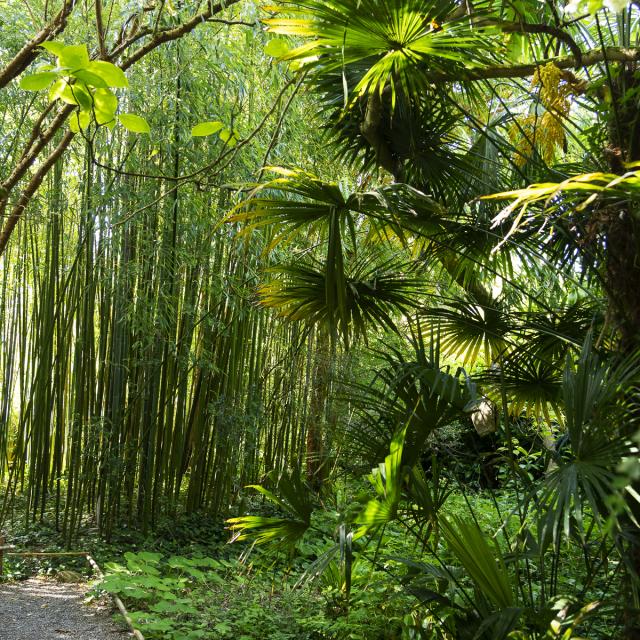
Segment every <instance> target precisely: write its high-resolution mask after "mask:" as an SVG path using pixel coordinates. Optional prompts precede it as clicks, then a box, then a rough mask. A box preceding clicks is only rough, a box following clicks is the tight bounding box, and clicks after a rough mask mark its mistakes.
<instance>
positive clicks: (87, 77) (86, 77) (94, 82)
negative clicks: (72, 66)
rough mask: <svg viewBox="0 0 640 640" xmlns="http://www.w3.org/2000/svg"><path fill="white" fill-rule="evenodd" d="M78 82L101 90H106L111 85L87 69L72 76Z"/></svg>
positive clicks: (75, 72)
mask: <svg viewBox="0 0 640 640" xmlns="http://www.w3.org/2000/svg"><path fill="white" fill-rule="evenodd" d="M72 75H73V76H74V77H75V78H78V80H82V82H84V83H85V84H86V85H89V86H90V87H96V88H99V89H106V88H107V87H108V86H109V85H108V84H107V83H106V82H105V81H104V80H103V79H102V78H101V77H100V76H99V75H98V74H96V73H93V72H92V71H87V70H86V69H80V71H74V72H73V74H72Z"/></svg>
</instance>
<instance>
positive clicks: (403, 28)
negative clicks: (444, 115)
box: [265, 0, 488, 101]
mask: <svg viewBox="0 0 640 640" xmlns="http://www.w3.org/2000/svg"><path fill="white" fill-rule="evenodd" d="M455 8H456V3H455V2H451V1H449V0H409V1H407V0H360V1H358V2H353V1H351V0H332V1H330V2H320V1H319V0H306V1H305V2H301V3H300V4H299V6H298V7H294V8H287V9H286V11H287V12H288V13H292V14H293V15H294V16H295V17H290V18H287V17H276V18H271V19H269V20H266V21H265V22H266V24H267V25H268V27H269V29H270V31H272V32H274V33H278V34H281V35H287V36H298V37H303V38H305V39H308V40H307V41H306V42H305V43H304V44H302V45H301V46H299V47H296V48H294V49H292V50H291V51H289V52H287V53H286V54H284V55H283V56H281V59H283V60H300V61H301V62H302V63H303V68H305V69H306V70H309V71H311V73H312V76H313V74H314V72H318V73H321V74H324V73H327V72H331V71H341V70H342V69H343V68H345V67H347V68H348V67H349V66H351V65H354V64H359V63H362V62H366V65H364V66H363V69H362V71H363V72H362V74H361V77H360V78H359V79H358V81H357V83H356V84H355V86H353V87H348V86H345V98H346V101H348V100H349V98H348V97H347V95H348V96H359V95H363V94H374V93H382V91H384V90H385V89H386V88H387V87H389V88H390V89H391V92H392V96H394V95H395V94H396V92H397V91H398V90H399V89H400V90H401V91H402V92H403V93H405V94H406V95H410V94H414V93H417V92H420V91H422V90H424V89H425V88H426V87H427V86H428V84H429V75H430V73H433V72H434V71H445V70H446V71H449V72H450V71H452V70H464V69H465V68H467V67H469V66H473V65H477V64H480V63H482V62H483V61H485V60H486V59H487V58H488V42H487V39H486V37H485V36H484V35H483V33H482V31H481V30H479V29H474V28H473V27H472V26H471V25H470V24H469V21H468V20H465V19H448V18H449V16H451V15H452V13H453V11H454V9H455Z"/></svg>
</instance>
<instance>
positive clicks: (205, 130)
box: [191, 120, 224, 138]
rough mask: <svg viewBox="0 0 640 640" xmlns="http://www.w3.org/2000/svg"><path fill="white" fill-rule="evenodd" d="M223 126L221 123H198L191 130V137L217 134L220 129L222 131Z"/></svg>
mask: <svg viewBox="0 0 640 640" xmlns="http://www.w3.org/2000/svg"><path fill="white" fill-rule="evenodd" d="M223 128H224V125H223V124H222V122H218V121H217V120H216V121H213V122H199V123H198V124H197V125H196V126H195V127H193V129H191V135H192V136H193V137H194V138H197V137H201V136H210V135H212V134H214V133H218V131H220V129H223Z"/></svg>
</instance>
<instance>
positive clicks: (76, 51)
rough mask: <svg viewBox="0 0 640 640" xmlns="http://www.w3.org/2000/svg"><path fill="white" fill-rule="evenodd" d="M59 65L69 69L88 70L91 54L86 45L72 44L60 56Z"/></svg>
mask: <svg viewBox="0 0 640 640" xmlns="http://www.w3.org/2000/svg"><path fill="white" fill-rule="evenodd" d="M58 64H59V65H60V66H61V67H66V68H68V69H73V70H74V71H75V70H77V69H86V68H87V67H88V66H89V52H88V51H87V45H85V44H72V45H69V46H67V47H64V49H62V50H61V51H60V53H59V54H58Z"/></svg>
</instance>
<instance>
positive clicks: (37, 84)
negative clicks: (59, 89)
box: [20, 71, 58, 91]
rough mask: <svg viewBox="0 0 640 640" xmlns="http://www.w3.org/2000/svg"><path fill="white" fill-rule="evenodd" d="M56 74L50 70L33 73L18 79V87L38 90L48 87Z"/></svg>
mask: <svg viewBox="0 0 640 640" xmlns="http://www.w3.org/2000/svg"><path fill="white" fill-rule="evenodd" d="M57 77H58V76H57V75H56V74H55V73H52V72H51V71H44V72H42V73H34V74H33V75H30V76H24V77H23V78H21V79H20V88H21V89H24V90H25V91H40V90H41V89H45V88H46V87H48V86H49V85H50V84H51V83H52V82H53V81H54V80H55V79H56V78H57Z"/></svg>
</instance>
